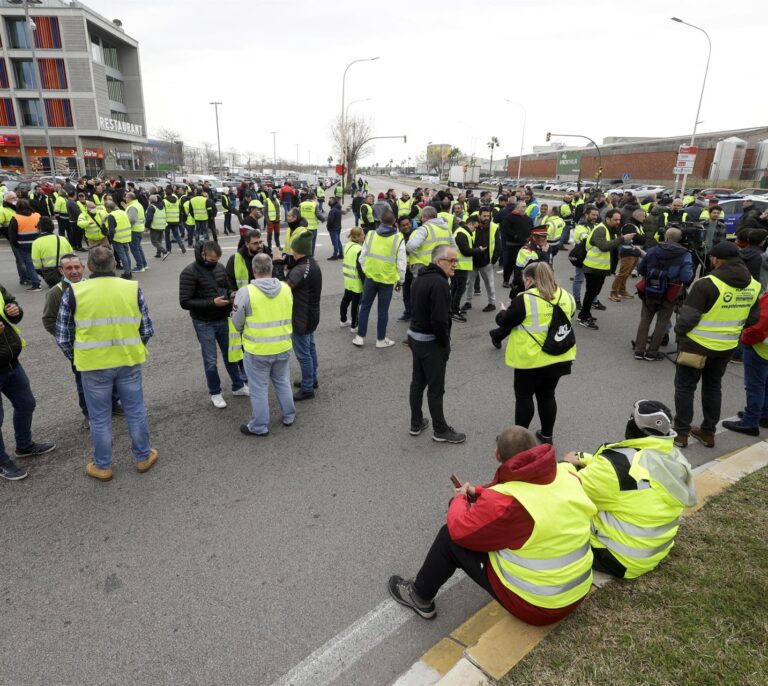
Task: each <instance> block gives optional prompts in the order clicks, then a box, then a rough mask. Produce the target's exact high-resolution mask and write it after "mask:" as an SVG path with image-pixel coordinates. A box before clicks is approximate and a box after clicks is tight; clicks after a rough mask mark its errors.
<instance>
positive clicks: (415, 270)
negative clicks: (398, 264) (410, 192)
mask: <svg viewBox="0 0 768 686" xmlns="http://www.w3.org/2000/svg"><path fill="white" fill-rule="evenodd" d="M439 245H449V246H451V247H452V248H453V249H454V250H456V241H455V240H454V238H453V233H452V232H451V229H450V227H449V226H448V223H447V222H446V221H445V219H443V218H442V217H438V216H437V210H436V209H435V208H434V207H432V205H427V206H426V207H425V208H424V209H423V210H422V211H421V226H419V227H418V228H416V229H414V230H413V231H411V233H410V236H409V237H408V242H407V243H406V244H405V251H406V253H407V255H408V257H409V258H410V260H409V261H410V262H411V265H410V270H411V274H412V275H413V277H414V278H416V277H417V276H418V275H419V272H420V271H421V268H422V267H426V266H427V265H429V264H430V263H431V260H432V252H433V250H434V249H435V248H436V247H437V246H439Z"/></svg>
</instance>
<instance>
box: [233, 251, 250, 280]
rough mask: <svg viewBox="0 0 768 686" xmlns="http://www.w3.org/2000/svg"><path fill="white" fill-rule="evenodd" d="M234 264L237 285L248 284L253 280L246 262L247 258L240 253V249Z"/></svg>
mask: <svg viewBox="0 0 768 686" xmlns="http://www.w3.org/2000/svg"><path fill="white" fill-rule="evenodd" d="M234 266H235V283H236V284H237V287H238V288H242V287H243V286H247V285H248V284H249V283H250V282H251V275H250V274H249V273H248V265H247V264H246V263H245V258H244V257H243V256H242V254H240V251H239V250H238V251H237V252H236V253H235V263H234Z"/></svg>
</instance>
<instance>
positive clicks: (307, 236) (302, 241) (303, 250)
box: [291, 229, 312, 255]
mask: <svg viewBox="0 0 768 686" xmlns="http://www.w3.org/2000/svg"><path fill="white" fill-rule="evenodd" d="M291 248H292V249H293V251H294V252H297V253H300V254H302V255H311V254H312V234H311V233H310V232H309V231H308V230H307V229H304V230H303V231H302V232H301V233H300V234H299V235H298V236H296V238H294V239H293V240H292V241H291Z"/></svg>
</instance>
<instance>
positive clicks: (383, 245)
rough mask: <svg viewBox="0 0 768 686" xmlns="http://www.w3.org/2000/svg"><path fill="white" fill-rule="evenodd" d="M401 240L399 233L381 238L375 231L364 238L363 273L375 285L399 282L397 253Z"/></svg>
mask: <svg viewBox="0 0 768 686" xmlns="http://www.w3.org/2000/svg"><path fill="white" fill-rule="evenodd" d="M402 240H403V236H402V234H399V233H395V234H392V235H391V236H381V235H380V234H378V233H377V232H376V231H371V232H369V233H368V235H367V236H366V237H365V247H366V255H365V259H364V261H363V273H364V274H365V275H366V276H367V277H368V278H369V279H372V280H373V281H376V282H377V283H383V284H396V283H397V282H398V281H399V280H400V274H399V273H398V271H397V251H398V250H399V249H400V243H401V242H402Z"/></svg>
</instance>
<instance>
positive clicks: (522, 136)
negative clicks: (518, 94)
mask: <svg viewBox="0 0 768 686" xmlns="http://www.w3.org/2000/svg"><path fill="white" fill-rule="evenodd" d="M504 102H508V103H509V104H510V105H517V106H518V107H519V108H520V109H521V110H522V111H523V132H522V133H521V134H520V155H519V156H518V158H517V186H516V187H517V188H519V187H520V172H521V171H522V168H523V145H524V144H525V120H526V119H527V117H528V114H527V112H526V111H525V107H524V106H523V105H522V104H520V103H519V102H515V101H514V100H507V99H505V100H504Z"/></svg>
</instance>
